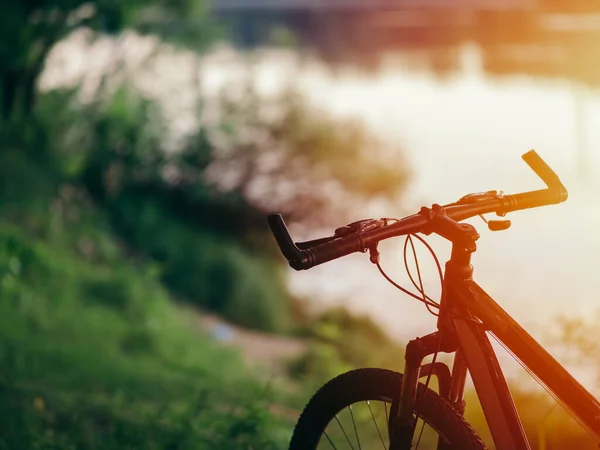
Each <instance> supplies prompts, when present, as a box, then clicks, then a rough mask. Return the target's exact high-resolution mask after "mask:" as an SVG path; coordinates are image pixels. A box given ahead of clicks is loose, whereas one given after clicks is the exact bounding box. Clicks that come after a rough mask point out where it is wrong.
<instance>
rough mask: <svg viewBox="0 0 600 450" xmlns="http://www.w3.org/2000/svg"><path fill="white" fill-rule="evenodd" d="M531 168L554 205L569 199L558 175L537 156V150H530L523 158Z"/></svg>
mask: <svg viewBox="0 0 600 450" xmlns="http://www.w3.org/2000/svg"><path fill="white" fill-rule="evenodd" d="M522 158H523V160H524V161H525V162H526V163H527V165H528V166H529V167H531V169H532V170H533V171H534V172H535V173H536V174H537V176H538V177H540V178H541V179H542V180H543V181H544V183H546V186H548V189H549V190H550V192H548V194H549V197H550V198H549V200H551V202H552V203H560V202H564V201H565V200H566V199H567V197H568V193H567V189H566V188H565V187H564V185H563V184H562V182H561V181H560V178H558V175H556V173H555V172H554V171H553V170H552V169H551V168H550V166H549V165H548V164H546V162H545V161H544V160H543V159H542V158H541V156H540V155H538V154H537V152H536V151H535V150H530V151H528V152H527V153H525V154H524V155H523V156H522Z"/></svg>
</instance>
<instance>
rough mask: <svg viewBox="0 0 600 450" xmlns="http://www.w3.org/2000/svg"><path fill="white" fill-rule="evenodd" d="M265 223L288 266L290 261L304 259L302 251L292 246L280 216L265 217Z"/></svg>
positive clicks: (290, 238)
mask: <svg viewBox="0 0 600 450" xmlns="http://www.w3.org/2000/svg"><path fill="white" fill-rule="evenodd" d="M267 222H268V223H269V227H270V228H271V232H272V233H273V236H275V240H276V241H277V245H278V246H279V250H281V253H283V256H285V258H286V259H287V260H288V261H289V262H290V264H291V263H292V261H294V262H301V261H302V260H303V259H304V255H303V253H302V251H301V250H300V249H299V248H298V247H296V244H294V241H293V240H292V237H291V236H290V232H289V231H288V229H287V227H286V225H285V222H284V221H283V217H281V214H272V215H270V216H269V217H267Z"/></svg>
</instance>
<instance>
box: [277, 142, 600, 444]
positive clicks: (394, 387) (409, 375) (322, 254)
mask: <svg viewBox="0 0 600 450" xmlns="http://www.w3.org/2000/svg"><path fill="white" fill-rule="evenodd" d="M522 158H523V160H524V161H525V162H526V163H527V164H528V165H529V167H530V168H531V169H532V170H533V171H534V172H535V173H536V174H537V175H538V176H539V177H540V178H541V179H542V181H544V183H545V184H546V188H545V189H540V190H535V191H528V192H523V193H518V194H513V195H504V194H503V193H502V192H497V191H488V192H483V193H476V194H469V195H466V196H464V197H462V198H460V199H459V200H458V201H456V202H454V203H451V204H447V205H444V206H441V205H438V204H434V205H433V206H432V207H431V208H427V207H423V208H422V209H421V210H420V211H419V212H418V213H416V214H413V215H411V216H408V217H405V218H403V219H399V220H396V219H367V220H363V221H358V222H354V223H352V224H349V225H346V226H344V227H341V228H338V229H337V230H336V231H335V233H334V235H333V236H330V237H326V238H322V239H317V240H314V241H308V242H300V243H294V241H293V240H292V238H291V236H290V234H289V232H288V229H287V227H286V224H285V222H284V220H283V218H282V217H281V215H270V216H269V217H268V223H269V226H270V228H271V231H272V232H273V235H274V237H275V240H276V241H277V244H278V246H279V248H280V250H281V252H282V253H283V255H284V256H285V258H286V259H287V260H288V262H289V264H290V266H291V267H292V268H293V269H295V270H307V269H310V268H311V267H314V266H316V265H319V264H323V263H326V262H329V261H332V260H335V259H338V258H341V257H343V256H346V255H349V254H351V253H355V252H364V253H366V252H369V255H370V260H371V262H373V263H374V264H376V265H377V267H378V268H379V270H380V272H381V273H382V274H383V275H384V276H385V277H386V279H388V281H390V282H392V283H394V285H395V286H396V287H399V288H400V289H402V290H403V291H404V292H408V293H409V294H410V295H413V297H416V298H417V299H419V300H420V301H422V302H424V303H425V305H426V306H427V307H428V308H435V309H437V311H438V312H437V314H436V315H437V316H438V319H437V330H436V331H435V332H433V333H431V334H428V335H426V336H423V337H420V338H416V339H414V340H411V341H410V342H409V343H408V345H407V346H406V353H405V370H404V374H400V373H397V372H392V371H389V370H383V369H375V368H364V369H357V370H352V371H350V372H347V373H344V374H341V375H339V376H337V377H335V378H334V379H332V380H331V381H329V382H328V383H326V384H325V385H324V386H323V387H321V388H320V389H319V390H318V391H317V393H316V394H315V395H314V396H313V397H312V399H311V400H310V402H309V403H308V404H307V406H306V407H305V409H304V411H303V412H302V414H301V415H300V418H299V420H298V422H297V423H296V426H295V429H294V433H293V436H292V439H291V442H290V447H289V448H290V450H313V449H317V448H318V446H319V444H323V446H324V448H327V447H329V448H338V447H337V446H336V445H335V442H334V441H333V438H332V437H331V436H330V434H331V433H329V434H328V433H327V431H326V429H327V427H328V425H329V424H331V425H332V427H335V428H336V429H338V428H341V429H342V431H343V433H342V434H341V435H340V438H339V439H338V443H339V442H342V443H345V444H349V448H352V449H355V448H358V449H360V448H362V447H361V443H360V439H359V436H358V432H357V419H358V412H357V407H356V405H359V404H363V402H365V404H366V405H367V407H368V410H369V412H368V413H367V412H365V413H364V416H363V419H364V418H365V417H367V419H368V416H369V415H370V416H371V417H372V419H373V421H374V422H375V427H376V429H377V433H375V432H374V431H372V434H373V435H374V436H375V438H377V435H378V438H380V440H381V444H382V445H383V448H384V449H386V448H388V449H390V450H404V449H410V448H412V447H411V446H412V444H413V442H414V441H415V440H416V445H417V447H418V445H419V442H420V440H421V435H422V432H423V426H424V425H425V424H427V425H429V426H430V427H431V428H432V430H433V432H434V433H435V434H436V435H437V436H436V437H435V439H431V440H430V445H431V446H432V447H433V448H437V449H438V450H447V449H483V448H485V444H484V443H483V441H482V440H481V439H480V438H479V436H478V435H477V434H476V432H475V431H474V430H473V428H472V427H471V426H470V425H469V424H468V423H467V422H466V421H465V420H464V409H465V401H464V390H465V383H466V377H467V374H468V373H469V374H470V376H471V379H472V382H473V384H474V387H475V391H476V393H477V396H478V397H479V401H480V403H481V407H482V409H483V412H484V417H485V420H486V422H487V424H488V427H489V430H490V432H491V435H492V439H493V441H494V444H495V446H496V448H497V449H498V450H509V449H511V450H522V449H523V450H524V449H530V444H529V443H528V440H527V437H526V435H525V431H524V429H523V425H522V422H521V419H520V417H519V414H518V411H517V409H516V407H515V403H514V401H513V398H512V396H511V393H510V390H509V388H508V385H507V382H506V379H505V377H504V375H503V373H502V369H501V367H500V364H499V362H498V359H497V357H496V354H495V352H494V349H493V348H492V345H491V342H490V339H489V336H488V335H491V336H492V337H494V338H495V339H496V340H497V341H498V342H499V343H500V344H502V345H503V346H504V347H505V348H506V349H507V350H508V351H509V352H510V353H512V354H513V356H515V358H516V359H517V360H518V361H519V362H520V363H521V364H522V365H523V366H524V367H525V368H526V369H527V370H528V371H529V373H530V374H531V375H532V376H533V377H535V378H537V379H538V381H539V382H540V383H541V384H542V385H543V386H544V387H545V388H546V389H547V390H548V392H550V393H551V394H552V395H553V396H554V397H555V399H557V400H558V401H559V402H560V403H561V404H562V405H563V406H565V407H566V408H567V409H568V410H569V411H570V412H571V413H572V415H573V416H574V417H575V418H576V419H577V420H578V421H579V422H580V423H581V424H582V425H583V426H584V427H585V428H586V429H587V430H588V431H589V432H591V433H592V434H593V435H594V437H595V438H600V403H599V402H598V401H597V400H596V399H595V398H594V397H593V396H592V395H591V394H590V393H589V392H588V391H587V390H586V389H585V388H584V387H583V386H582V385H581V384H580V383H579V382H577V381H576V380H575V379H574V378H573V377H572V376H571V375H570V374H569V373H568V371H567V370H566V369H564V368H563V367H562V366H561V365H560V364H559V363H558V362H557V361H556V360H555V359H554V358H553V357H552V356H551V355H550V354H549V353H548V352H547V351H546V350H545V349H544V348H543V347H542V346H541V345H540V344H539V343H538V342H536V341H535V339H534V338H533V337H532V336H531V335H529V334H528V333H527V332H526V331H525V330H524V329H523V328H522V327H521V326H520V325H519V324H518V323H517V322H516V321H515V320H514V319H513V318H512V317H511V316H510V315H509V314H508V313H507V312H506V311H504V310H503V309H502V308H501V307H500V306H499V305H498V304H497V303H496V302H495V301H494V299H492V297H490V296H489V295H488V294H487V293H486V292H485V291H484V290H483V289H482V288H481V287H480V286H479V285H478V284H477V283H476V282H475V281H473V278H472V274H473V266H472V265H471V255H472V254H473V252H475V251H476V249H477V245H476V241H477V239H478V238H479V234H478V233H477V231H476V229H475V227H474V226H472V225H470V224H468V223H460V222H461V221H463V220H465V219H468V218H471V217H475V216H481V217H482V218H483V219H484V220H485V218H484V217H483V215H484V214H490V213H495V214H496V215H497V216H498V217H499V218H500V219H498V220H489V221H486V222H487V224H488V227H489V228H490V229H491V230H493V231H499V230H504V229H507V228H508V227H509V226H510V224H511V223H510V221H508V220H506V219H504V216H506V214H507V213H509V212H512V211H516V210H523V209H529V208H535V207H541V206H546V205H551V204H558V203H561V202H564V201H565V200H566V199H567V197H568V193H567V190H566V189H565V187H564V186H563V184H562V182H561V181H560V179H559V177H558V176H557V175H556V174H555V173H554V172H553V170H552V169H551V168H550V167H549V166H548V165H547V164H546V163H545V162H544V161H543V160H542V158H541V157H540V156H539V155H538V154H537V153H536V152H535V151H533V150H531V151H529V152H527V153H525V154H524V155H523V156H522ZM417 233H421V234H424V235H430V234H432V233H435V234H438V235H440V236H442V237H443V238H445V239H447V240H448V241H450V242H451V244H452V250H451V255H450V259H449V260H448V261H447V262H446V265H445V271H444V273H443V274H442V273H441V272H442V270H441V267H440V265H439V262H438V261H437V258H436V262H437V264H438V269H439V271H440V276H441V277H442V294H441V298H440V301H439V302H436V301H434V300H433V299H431V298H430V297H428V296H427V295H426V294H425V292H424V290H423V287H422V284H421V285H420V287H419V285H417V284H416V282H415V280H414V279H413V278H412V276H411V280H412V281H413V285H415V287H416V288H417V290H418V291H419V294H420V295H416V294H413V293H411V292H409V291H407V290H405V289H404V288H402V287H401V286H399V285H397V284H396V283H395V282H394V281H393V280H391V279H390V278H389V277H387V275H386V274H385V272H384V271H383V270H382V268H381V266H380V265H379V252H378V249H377V245H378V243H379V242H380V241H383V240H385V239H390V238H394V237H399V236H407V239H408V238H412V237H416V238H418V239H420V240H421V241H422V242H424V243H425V244H426V242H425V241H424V240H423V238H421V237H420V236H418V235H417ZM426 245H427V244H426ZM428 248H429V250H430V251H431V252H433V250H431V247H428ZM405 251H406V244H405ZM433 255H434V257H435V254H433ZM405 256H406V253H405ZM419 278H420V274H419ZM440 352H443V353H448V354H449V355H450V361H451V362H452V364H451V367H450V364H446V363H443V362H439V361H436V357H437V355H438V353H440ZM428 356H432V361H431V363H428V364H423V361H424V359H425V358H426V357H428ZM432 376H435V377H436V379H437V382H438V392H435V391H434V390H432V389H431V388H429V382H430V379H431V377H432ZM422 378H426V381H425V383H423V382H421V381H420V380H421V379H422ZM377 401H379V402H382V403H383V405H384V406H383V408H382V410H377V411H378V414H377V420H376V417H375V416H376V415H375V413H374V412H373V407H372V404H373V402H377ZM348 407H349V408H350V409H349V414H346V416H345V418H344V419H343V420H345V421H346V423H349V422H351V425H352V426H351V427H349V429H348V430H345V429H344V427H343V425H342V420H341V411H343V410H344V409H345V408H348ZM383 410H384V412H385V414H384V412H383ZM369 413H370V414H369ZM419 420H421V421H422V426H421V429H420V432H419V433H417V423H418V421H419ZM381 421H384V424H385V425H386V426H387V428H388V431H387V433H385V431H384V432H382V430H381V429H380V427H379V425H378V423H380V422H381ZM336 422H337V425H336ZM323 436H325V437H324V438H323ZM364 442H366V441H365V440H363V443H364ZM388 443H389V446H388ZM353 444H357V445H356V447H355V446H354V445H353Z"/></svg>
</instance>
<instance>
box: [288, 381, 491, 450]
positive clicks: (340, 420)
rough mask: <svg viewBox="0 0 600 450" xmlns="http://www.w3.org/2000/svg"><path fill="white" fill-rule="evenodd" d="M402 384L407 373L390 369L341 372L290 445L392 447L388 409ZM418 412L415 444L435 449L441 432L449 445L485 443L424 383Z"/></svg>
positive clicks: (311, 449) (477, 447)
mask: <svg viewBox="0 0 600 450" xmlns="http://www.w3.org/2000/svg"><path fill="white" fill-rule="evenodd" d="M401 385H402V374H400V373H398V372H393V371H391V370H385V369H357V370H352V371H350V372H346V373H344V374H342V375H339V376H337V377H336V378H334V379H332V380H331V381H329V382H328V383H326V384H325V385H324V386H323V387H321V389H319V390H318V391H317V393H316V394H315V395H314V396H313V398H312V399H311V400H310V402H309V403H308V405H306V407H305V408H304V411H303V412H302V414H301V415H300V419H298V423H297V424H296V427H295V429H294V434H293V436H292V440H291V442H290V447H289V450H321V449H339V450H341V449H352V450H359V449H377V448H379V449H384V450H385V449H387V448H388V447H389V439H388V436H389V434H388V426H387V424H388V421H389V412H390V408H391V404H392V401H393V399H394V398H397V397H398V395H399V392H400V387H401ZM414 414H415V416H416V418H417V419H418V422H417V426H416V428H415V433H414V434H415V436H414V439H413V444H412V447H411V448H413V449H415V448H417V445H418V448H420V449H436V448H438V447H437V443H438V438H439V442H440V443H441V444H442V445H441V446H440V448H444V449H461V450H481V449H485V448H486V447H485V444H484V443H483V441H482V440H481V438H479V436H477V434H476V433H475V430H473V428H471V426H470V425H469V424H468V423H467V422H465V420H464V419H463V417H462V416H461V415H460V414H459V413H458V412H457V411H456V410H455V409H454V408H453V407H452V406H451V405H450V403H449V402H447V401H446V400H444V399H442V398H441V397H440V396H439V395H437V394H436V393H435V392H434V391H432V390H431V389H427V388H425V386H424V385H423V384H419V389H418V394H417V402H416V406H415V412H414ZM423 425H424V428H423V432H421V429H422V426H423ZM417 442H419V444H417ZM407 450H408V449H407Z"/></svg>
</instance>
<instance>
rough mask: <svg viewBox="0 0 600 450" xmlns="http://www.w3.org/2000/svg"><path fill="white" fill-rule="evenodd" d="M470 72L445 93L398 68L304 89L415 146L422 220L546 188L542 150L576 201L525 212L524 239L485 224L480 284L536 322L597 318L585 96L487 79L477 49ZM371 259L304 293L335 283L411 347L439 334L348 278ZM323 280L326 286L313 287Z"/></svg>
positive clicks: (368, 284)
mask: <svg viewBox="0 0 600 450" xmlns="http://www.w3.org/2000/svg"><path fill="white" fill-rule="evenodd" d="M465 62H466V64H465V72H464V73H463V74H462V75H461V76H457V77H456V78H455V79H453V80H451V81H448V82H444V83H440V82H436V81H434V80H433V79H430V78H427V77H424V76H421V75H411V74H409V73H404V72H403V71H402V70H399V69H397V68H394V67H389V68H388V69H386V70H385V71H384V72H383V73H381V74H380V75H379V76H378V77H375V78H370V79H366V78H359V77H354V76H352V75H348V76H340V77H338V78H337V79H335V80H333V79H328V78H326V77H324V76H322V75H319V74H307V75H306V77H305V78H304V79H303V82H304V83H305V84H306V86H307V92H309V93H310V94H311V95H313V96H314V99H315V100H317V99H319V100H320V101H321V103H323V99H325V103H326V105H325V106H326V107H328V108H331V109H332V110H334V111H335V112H336V113H338V114H343V115H358V116H360V117H362V118H363V119H364V120H365V121H367V122H368V123H369V125H370V126H371V127H372V128H373V129H374V130H376V132H378V133H379V134H380V135H382V136H385V137H387V138H389V139H394V140H397V141H399V142H401V143H403V145H404V147H405V149H406V151H407V153H408V155H409V157H410V161H411V164H412V167H413V170H414V180H413V183H412V184H411V186H410V192H409V193H408V194H409V195H408V198H407V202H408V203H409V204H410V206H411V208H412V209H417V208H418V207H419V206H420V205H421V204H431V203H432V202H439V203H443V202H449V201H452V200H455V199H457V198H458V197H459V196H461V195H463V194H465V193H469V192H474V191H475V192H477V191H481V190H487V189H503V190H505V191H506V192H508V193H510V192H515V191H523V190H529V189H536V188H539V187H542V185H540V181H539V180H538V179H537V177H536V175H535V174H534V173H533V172H531V171H530V169H529V168H528V167H527V166H526V165H525V163H524V162H523V161H522V160H521V159H520V155H521V154H522V153H524V152H526V151H527V150H529V149H530V148H535V149H537V150H538V152H539V153H540V154H541V155H542V157H543V158H544V159H546V160H547V162H548V163H549V164H550V165H551V166H552V167H553V168H554V169H555V170H556V171H557V172H558V174H559V175H560V176H561V178H562V179H563V181H564V183H565V185H566V186H567V188H568V189H569V192H570V197H569V200H568V202H567V203H565V204H562V205H558V206H553V207H547V208H542V209H539V210H530V211H525V212H519V213H515V214H513V215H512V216H511V219H512V220H513V226H512V228H511V229H510V230H508V231H506V232H502V233H492V232H490V231H488V230H487V229H486V228H485V226H482V225H483V223H482V222H481V221H473V223H474V224H475V225H478V229H479V230H480V233H481V235H482V237H481V239H480V241H479V250H478V252H477V254H476V256H475V258H474V262H475V264H476V272H475V275H476V279H477V280H478V281H479V282H480V283H481V284H482V285H483V286H484V287H485V288H486V289H488V290H489V291H490V293H491V294H493V295H495V296H497V297H498V298H499V299H502V300H501V301H500V303H501V304H502V305H503V306H504V307H505V308H506V309H507V310H508V311H509V312H510V313H512V314H514V315H515V317H516V318H517V319H519V320H521V321H523V322H525V323H532V324H534V323H538V324H544V323H548V321H550V320H552V318H553V317H554V316H555V315H557V314H561V313H566V314H574V315H575V314H581V315H584V314H588V313H589V312H590V311H592V310H595V309H596V307H600V281H599V280H600V278H599V277H597V276H595V273H594V271H595V268H596V267H600V264H599V263H600V256H599V253H598V252H597V251H595V250H600V238H598V237H597V236H596V232H597V231H596V230H598V224H599V223H598V222H600V203H599V202H598V201H597V200H596V199H597V195H599V194H600V190H599V189H598V184H597V182H596V175H597V174H598V173H599V172H598V165H599V161H598V158H597V156H598V155H597V154H596V153H597V152H596V153H595V152H593V151H590V152H589V159H588V162H587V164H586V166H587V167H588V177H587V178H584V179H582V178H581V176H580V174H579V173H578V172H577V167H578V163H577V158H578V151H577V150H578V148H577V143H578V137H577V136H576V130H577V127H576V123H575V118H576V114H575V104H576V102H575V101H574V90H573V87H572V86H570V85H569V84H568V83H566V82H544V81H540V80H534V79H526V78H513V79H501V80H487V79H485V78H483V77H482V75H481V72H480V71H479V70H478V67H477V58H476V54H475V53H474V52H473V51H472V50H467V51H465ZM586 94H587V95H586V100H585V105H586V109H587V111H586V118H587V122H588V125H589V126H588V127H587V130H586V132H587V136H586V139H585V140H586V145H587V147H588V148H589V149H591V150H593V149H596V148H600V126H594V124H597V125H600V95H598V94H591V93H586ZM403 206H407V205H403ZM402 210H404V208H403V209H402ZM390 214H392V215H393V214H394V211H391V212H390ZM435 242H437V240H435ZM440 256H442V257H443V253H442V254H440ZM363 259H365V258H363ZM359 260H360V257H358V258H355V260H354V261H357V262H354V261H353V263H352V264H350V263H349V264H347V265H345V264H344V263H341V262H340V263H334V264H331V265H330V266H329V267H323V268H319V269H315V272H319V273H318V274H316V273H315V274H298V275H297V276H294V277H293V282H294V285H295V286H297V287H298V288H299V289H302V290H307V289H308V288H307V287H308V286H310V287H311V288H312V287H314V288H315V289H316V288H317V286H318V287H321V284H323V283H327V285H328V290H330V291H333V292H335V293H336V294H338V295H340V296H343V297H344V298H345V302H348V303H350V304H352V305H356V307H357V308H360V309H361V310H365V309H369V310H371V311H374V312H375V315H376V316H377V317H378V318H379V320H381V321H382V322H383V323H385V324H386V326H387V327H388V328H393V330H394V333H397V334H398V335H401V336H406V333H408V334H414V332H415V331H416V330H420V331H424V326H425V325H426V324H427V325H431V321H423V320H421V318H422V316H423V315H424V313H421V314H418V315H415V316H413V313H414V312H415V311H412V308H411V312H410V314H408V313H407V312H406V306H409V305H408V303H409V302H407V301H403V300H401V299H391V298H390V297H391V294H393V291H392V289H390V288H388V287H387V286H385V282H384V281H379V280H377V279H373V277H360V276H349V274H348V273H347V271H351V272H352V273H354V272H355V271H356V272H358V271H361V273H362V272H363V271H365V270H367V269H368V266H367V262H362V263H361V262H358V261H359ZM367 273H368V272H367ZM431 273H432V274H434V273H435V272H431ZM357 275H358V274H357ZM373 276H375V272H373ZM312 277H314V278H316V279H319V280H323V282H322V283H318V284H314V285H313V283H312V282H311V281H312ZM366 278H368V279H366ZM325 279H327V281H325ZM357 292H359V293H360V294H357ZM594 293H598V298H597V299H594ZM414 306H415V309H418V310H419V311H421V309H422V308H421V307H420V306H419V305H414Z"/></svg>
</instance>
